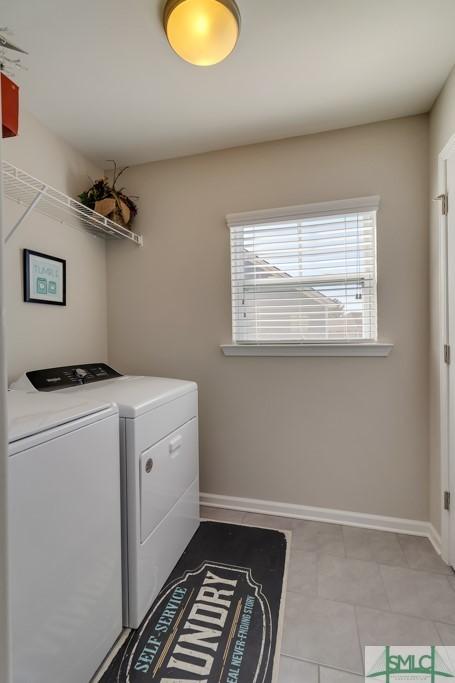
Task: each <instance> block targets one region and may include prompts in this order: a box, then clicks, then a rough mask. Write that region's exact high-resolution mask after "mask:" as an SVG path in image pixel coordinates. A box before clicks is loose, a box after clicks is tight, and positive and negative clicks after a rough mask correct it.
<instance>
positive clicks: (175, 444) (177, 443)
mask: <svg viewBox="0 0 455 683" xmlns="http://www.w3.org/2000/svg"><path fill="white" fill-rule="evenodd" d="M182 442H183V439H182V435H181V434H179V435H178V436H174V438H173V439H171V440H170V441H169V455H171V456H172V457H175V456H176V455H177V451H178V450H179V449H180V448H181V447H182Z"/></svg>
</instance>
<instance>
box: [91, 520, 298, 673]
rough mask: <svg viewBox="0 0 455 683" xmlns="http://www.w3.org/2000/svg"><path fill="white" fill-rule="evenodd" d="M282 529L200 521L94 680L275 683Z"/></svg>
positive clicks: (283, 566)
mask: <svg viewBox="0 0 455 683" xmlns="http://www.w3.org/2000/svg"><path fill="white" fill-rule="evenodd" d="M287 549H288V539H287V534H286V532H281V531H274V530H271V529H259V528H256V527H248V526H240V525H236V524H225V523H222V522H202V523H201V526H200V528H199V529H198V531H197V532H196V534H195V535H194V537H193V539H192V540H191V542H190V544H189V546H188V548H187V549H186V551H185V553H184V554H183V555H182V557H181V559H180V561H179V562H178V564H177V566H176V567H175V569H174V571H173V573H172V574H171V576H170V577H169V580H168V582H167V583H166V585H165V586H164V588H163V589H162V591H161V593H160V594H159V596H158V598H157V599H156V601H155V603H154V605H153V606H152V608H151V609H150V611H149V613H148V614H147V616H146V617H145V619H144V621H143V623H142V624H141V626H140V628H139V629H138V630H137V631H132V632H131V633H130V635H129V636H128V638H127V639H126V641H125V643H124V644H123V645H122V647H121V649H120V650H119V651H118V652H117V654H116V655H115V657H114V659H113V661H112V662H111V663H110V665H109V667H108V669H107V671H106V672H105V673H104V675H103V676H102V678H101V683H158V682H159V683H186V682H188V683H275V682H276V681H277V678H278V663H279V651H280V644H281V643H280V641H281V628H282V619H283V611H284V593H285V581H286V571H287V556H288V552H287Z"/></svg>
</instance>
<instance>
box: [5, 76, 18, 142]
mask: <svg viewBox="0 0 455 683" xmlns="http://www.w3.org/2000/svg"><path fill="white" fill-rule="evenodd" d="M1 82H2V137H3V138H12V137H14V136H15V135H17V132H18V130H19V86H17V85H16V84H15V83H14V82H13V81H12V80H11V79H10V78H8V76H5V74H3V73H2V74H1Z"/></svg>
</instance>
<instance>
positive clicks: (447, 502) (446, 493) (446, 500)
mask: <svg viewBox="0 0 455 683" xmlns="http://www.w3.org/2000/svg"><path fill="white" fill-rule="evenodd" d="M444 510H450V491H444Z"/></svg>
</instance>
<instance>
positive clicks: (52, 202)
mask: <svg viewBox="0 0 455 683" xmlns="http://www.w3.org/2000/svg"><path fill="white" fill-rule="evenodd" d="M2 169H3V190H4V194H5V196H6V197H8V198H9V199H12V200H13V201H15V202H17V203H18V204H21V205H22V206H24V207H25V211H24V213H23V215H22V216H21V218H20V219H19V220H18V222H17V223H16V224H15V225H14V226H13V228H12V230H11V231H10V233H9V235H7V237H6V239H7V240H8V239H9V237H11V235H12V234H13V232H14V231H15V230H16V228H17V227H18V226H19V224H20V223H21V222H22V220H23V219H24V218H25V217H26V215H28V214H29V213H30V212H31V211H32V210H34V211H38V212H39V213H42V214H44V215H45V216H47V217H48V218H53V219H54V220H56V221H59V222H60V223H65V224H66V225H70V226H71V227H75V228H81V227H82V228H84V229H85V230H87V231H88V232H90V233H92V234H94V235H97V236H98V237H103V238H105V239H124V240H129V241H130V242H134V243H135V244H137V245H139V246H142V244H143V238H142V235H138V234H137V233H135V232H132V231H131V230H128V228H124V227H122V226H121V225H118V224H117V223H114V221H111V220H109V218H106V217H105V216H102V215H101V214H100V213H97V212H96V211H92V209H89V208H88V207H87V206H84V205H83V204H81V203H80V202H78V201H76V200H75V199H73V198H72V197H69V196H68V195H66V194H64V193H63V192H59V190H56V189H55V188H53V187H51V186H50V185H47V183H43V182H42V181H41V180H37V178H34V177H33V176H31V175H29V174H28V173H26V172H25V171H22V170H21V169H20V168H16V166H13V165H12V164H10V163H8V162H7V161H3V162H2Z"/></svg>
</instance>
